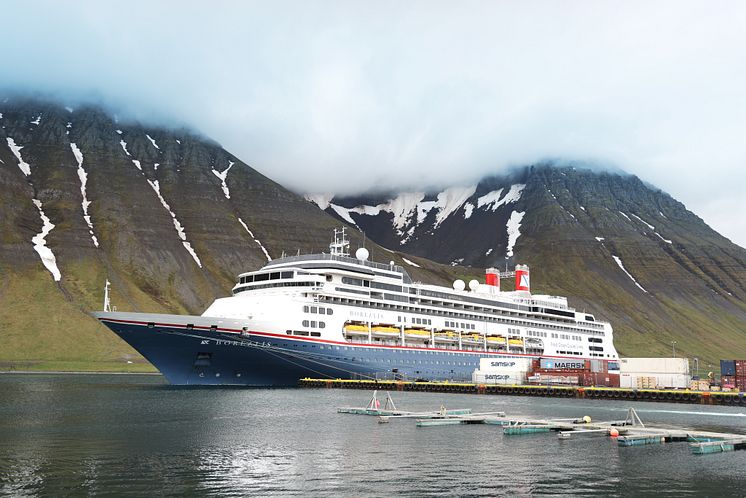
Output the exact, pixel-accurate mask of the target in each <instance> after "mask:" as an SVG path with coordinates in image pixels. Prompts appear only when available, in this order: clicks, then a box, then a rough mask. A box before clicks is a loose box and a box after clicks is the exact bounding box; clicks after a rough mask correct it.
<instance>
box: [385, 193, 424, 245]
mask: <svg viewBox="0 0 746 498" xmlns="http://www.w3.org/2000/svg"><path fill="white" fill-rule="evenodd" d="M424 198H425V193H424V192H406V193H403V194H399V195H398V196H396V197H395V198H394V199H392V200H390V201H389V202H387V203H386V204H383V205H379V206H378V207H379V208H380V209H381V210H382V211H387V212H389V213H392V214H393V215H394V218H393V219H392V220H391V224H392V225H393V226H394V229H395V230H396V233H397V234H399V236H401V235H404V228H405V227H406V226H407V224H409V222H410V220H411V217H412V214H413V213H414V212H415V211H416V209H417V206H418V204H419V203H420V202H422V200H423V199H424Z"/></svg>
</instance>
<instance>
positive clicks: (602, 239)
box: [596, 237, 606, 242]
mask: <svg viewBox="0 0 746 498" xmlns="http://www.w3.org/2000/svg"><path fill="white" fill-rule="evenodd" d="M596 240H597V241H599V242H603V241H604V240H606V239H605V238H603V237H596Z"/></svg>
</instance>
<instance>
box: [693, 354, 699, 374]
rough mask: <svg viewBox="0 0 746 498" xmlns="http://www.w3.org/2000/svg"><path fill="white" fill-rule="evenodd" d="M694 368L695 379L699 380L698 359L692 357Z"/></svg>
mask: <svg viewBox="0 0 746 498" xmlns="http://www.w3.org/2000/svg"><path fill="white" fill-rule="evenodd" d="M694 368H695V369H696V370H697V378H699V358H697V357H696V356H695V357H694Z"/></svg>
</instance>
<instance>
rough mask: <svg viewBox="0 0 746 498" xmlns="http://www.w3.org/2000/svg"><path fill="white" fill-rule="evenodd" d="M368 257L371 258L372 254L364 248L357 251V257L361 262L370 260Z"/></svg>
mask: <svg viewBox="0 0 746 498" xmlns="http://www.w3.org/2000/svg"><path fill="white" fill-rule="evenodd" d="M368 256H370V253H369V252H368V250H367V249H366V248H364V247H361V248H360V249H358V250H357V251H355V257H356V258H357V259H359V260H360V261H365V260H366V259H368Z"/></svg>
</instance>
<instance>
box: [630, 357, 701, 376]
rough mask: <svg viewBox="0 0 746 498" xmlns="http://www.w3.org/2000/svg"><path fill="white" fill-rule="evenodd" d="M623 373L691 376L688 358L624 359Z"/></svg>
mask: <svg viewBox="0 0 746 498" xmlns="http://www.w3.org/2000/svg"><path fill="white" fill-rule="evenodd" d="M619 368H620V370H621V373H623V374H624V373H630V374H636V373H637V374H639V373H662V374H686V375H688V374H689V359H688V358H622V359H620V360H619Z"/></svg>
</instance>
